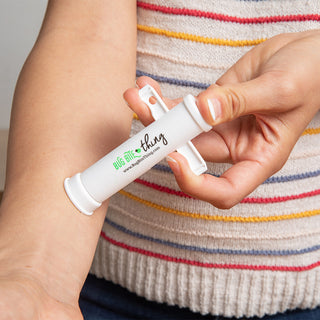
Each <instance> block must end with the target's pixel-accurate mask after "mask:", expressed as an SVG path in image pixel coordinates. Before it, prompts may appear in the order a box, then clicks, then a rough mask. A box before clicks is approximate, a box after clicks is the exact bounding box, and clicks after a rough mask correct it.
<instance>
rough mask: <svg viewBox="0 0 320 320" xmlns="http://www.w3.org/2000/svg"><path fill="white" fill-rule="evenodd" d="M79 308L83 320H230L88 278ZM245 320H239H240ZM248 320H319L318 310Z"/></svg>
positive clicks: (296, 311) (229, 319)
mask: <svg viewBox="0 0 320 320" xmlns="http://www.w3.org/2000/svg"><path fill="white" fill-rule="evenodd" d="M79 304H80V308H81V311H82V314H83V316H84V319H85V320H106V319H108V320H129V319H131V320H132V319H143V320H147V319H159V320H160V319H161V320H169V319H181V320H182V319H183V320H193V319H198V320H209V319H211V320H231V319H235V318H225V317H221V316H210V315H205V316H203V315H201V314H199V313H194V312H192V311H190V310H189V309H186V308H183V309H181V308H179V307H176V306H168V305H166V304H159V303H156V302H150V301H147V300H146V299H144V298H141V297H138V296H137V295H135V294H134V293H131V292H129V291H128V290H126V289H124V288H122V287H120V286H118V285H115V284H113V283H111V282H109V281H106V280H104V279H98V278H96V277H95V276H93V275H89V276H88V278H87V280H86V283H85V285H84V287H83V289H82V292H81V296H80V300H79ZM244 319H245V318H243V320H244ZM250 320H320V308H317V309H313V310H295V311H290V312H286V313H283V314H277V315H274V316H265V317H263V318H257V317H254V318H250Z"/></svg>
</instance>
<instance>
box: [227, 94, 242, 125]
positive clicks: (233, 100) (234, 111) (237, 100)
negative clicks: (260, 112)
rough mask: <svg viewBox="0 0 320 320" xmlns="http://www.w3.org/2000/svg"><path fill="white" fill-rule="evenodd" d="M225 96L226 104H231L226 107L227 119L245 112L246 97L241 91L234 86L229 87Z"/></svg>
mask: <svg viewBox="0 0 320 320" xmlns="http://www.w3.org/2000/svg"><path fill="white" fill-rule="evenodd" d="M225 97H226V105H227V106H229V108H226V112H227V114H226V118H227V119H234V118H237V117H239V116H240V115H243V114H245V110H246V99H245V97H244V96H243V95H242V94H241V93H239V92H236V91H235V90H234V89H232V88H228V89H227V91H226V94H225Z"/></svg>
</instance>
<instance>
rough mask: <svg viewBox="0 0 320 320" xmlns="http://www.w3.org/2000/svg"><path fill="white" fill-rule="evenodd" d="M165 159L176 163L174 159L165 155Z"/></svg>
mask: <svg viewBox="0 0 320 320" xmlns="http://www.w3.org/2000/svg"><path fill="white" fill-rule="evenodd" d="M166 159H167V161H170V162H173V163H178V162H177V161H176V160H175V159H173V158H171V157H170V156H166Z"/></svg>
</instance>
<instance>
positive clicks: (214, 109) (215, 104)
mask: <svg viewBox="0 0 320 320" xmlns="http://www.w3.org/2000/svg"><path fill="white" fill-rule="evenodd" d="M208 107H209V111H210V114H211V116H212V120H213V121H216V120H217V119H218V118H219V117H220V116H221V113H222V112H221V103H220V101H219V100H218V99H215V98H213V99H208Z"/></svg>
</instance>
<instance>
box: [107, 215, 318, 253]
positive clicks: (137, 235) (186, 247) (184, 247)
mask: <svg viewBox="0 0 320 320" xmlns="http://www.w3.org/2000/svg"><path fill="white" fill-rule="evenodd" d="M105 222H106V223H108V224H109V225H110V226H112V227H113V228H115V229H117V230H118V231H121V232H124V233H126V234H128V235H130V236H133V237H135V238H139V239H143V240H147V241H151V242H155V243H159V244H162V245H165V246H169V247H173V248H176V249H182V250H189V251H196V252H203V253H209V254H232V255H255V256H271V255H272V256H291V255H298V254H304V253H309V252H314V251H317V250H319V249H320V245H315V246H312V247H308V248H304V249H299V250H254V249H252V250H234V249H222V248H215V249H210V248H203V247H197V246H189V245H184V244H180V243H176V242H172V241H168V240H163V239H159V238H153V237H150V236H146V235H143V234H141V233H138V232H134V231H131V230H129V229H127V228H125V227H123V226H121V225H119V224H117V223H115V222H113V221H111V220H110V219H108V218H105Z"/></svg>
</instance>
